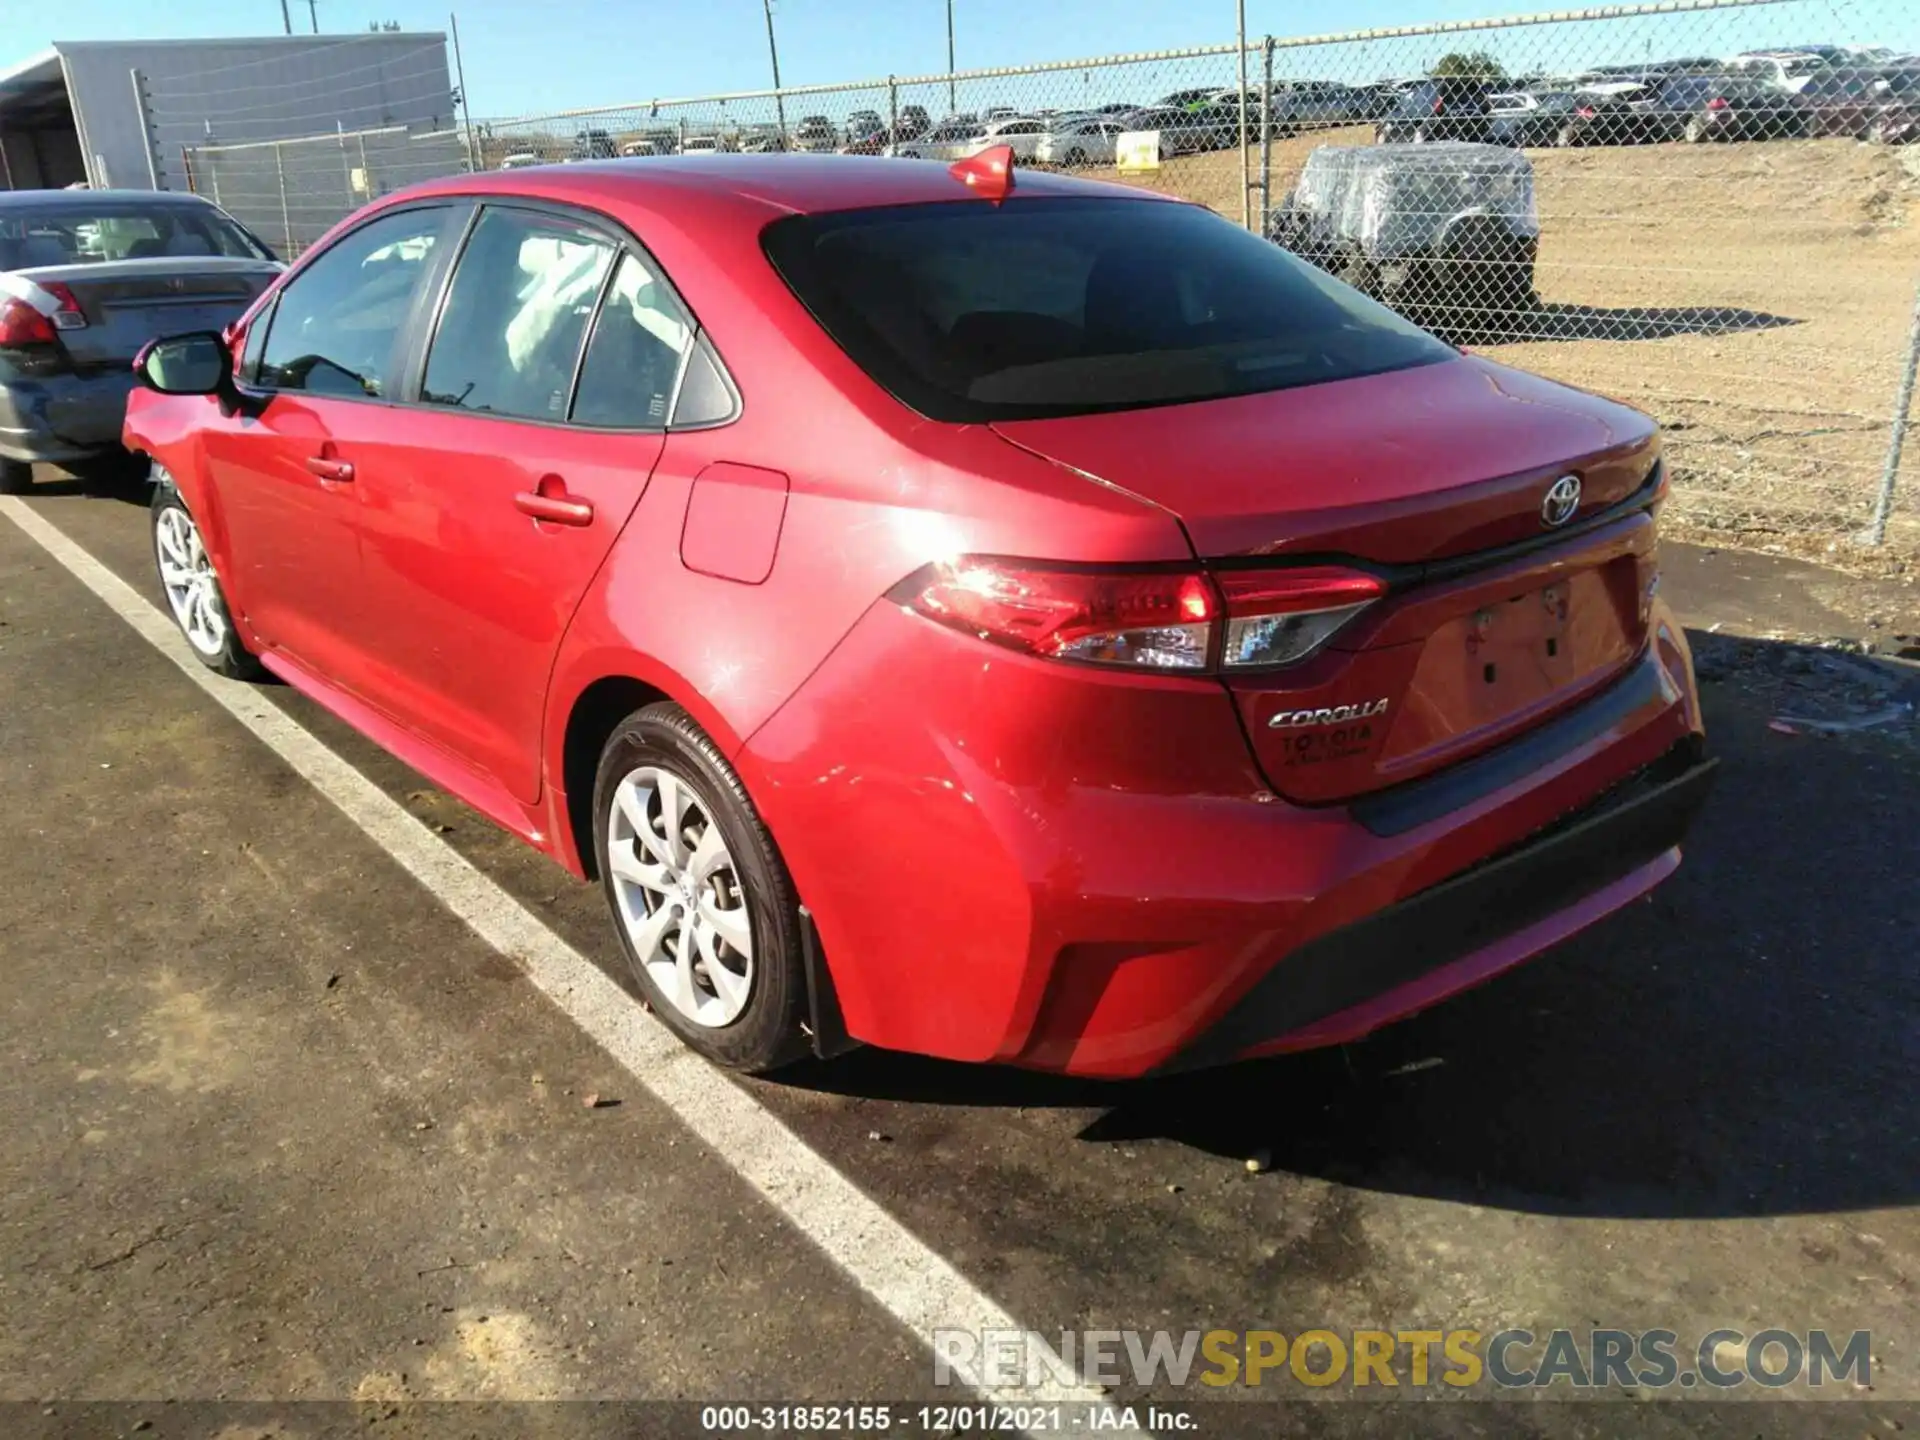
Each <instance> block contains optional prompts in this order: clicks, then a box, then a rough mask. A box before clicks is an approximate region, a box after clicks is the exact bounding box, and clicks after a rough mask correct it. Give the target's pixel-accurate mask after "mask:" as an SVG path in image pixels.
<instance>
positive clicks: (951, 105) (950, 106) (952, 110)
mask: <svg viewBox="0 0 1920 1440" xmlns="http://www.w3.org/2000/svg"><path fill="white" fill-rule="evenodd" d="M959 109H960V102H959V101H958V100H957V99H955V98H954V93H953V0H947V113H948V114H949V115H953V114H957V113H958V112H959Z"/></svg>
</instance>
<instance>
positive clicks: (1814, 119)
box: [1799, 65, 1893, 140]
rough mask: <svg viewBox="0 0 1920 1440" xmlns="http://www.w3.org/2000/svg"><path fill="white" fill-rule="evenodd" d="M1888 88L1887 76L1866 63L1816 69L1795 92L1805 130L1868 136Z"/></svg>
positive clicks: (1889, 96) (1886, 100)
mask: <svg viewBox="0 0 1920 1440" xmlns="http://www.w3.org/2000/svg"><path fill="white" fill-rule="evenodd" d="M1892 91H1893V82H1892V78H1891V76H1890V75H1889V74H1888V73H1887V72H1884V71H1881V70H1878V69H1874V68H1871V67H1868V66H1861V65H1834V66H1829V67H1828V68H1826V69H1824V70H1820V71H1817V72H1816V73H1815V74H1814V75H1813V76H1812V77H1811V78H1810V79H1809V80H1808V81H1807V84H1806V87H1805V88H1804V89H1802V90H1801V91H1800V95H1799V99H1800V103H1801V105H1802V106H1803V107H1804V108H1805V110H1806V116H1807V128H1808V132H1809V133H1810V134H1813V135H1845V136H1848V137H1850V138H1852V139H1855V140H1866V139H1869V138H1871V137H1872V133H1873V129H1874V122H1875V121H1876V120H1877V119H1879V118H1880V116H1881V115H1882V113H1883V112H1884V111H1885V110H1886V108H1887V105H1888V103H1889V101H1890V100H1892V98H1893V94H1892Z"/></svg>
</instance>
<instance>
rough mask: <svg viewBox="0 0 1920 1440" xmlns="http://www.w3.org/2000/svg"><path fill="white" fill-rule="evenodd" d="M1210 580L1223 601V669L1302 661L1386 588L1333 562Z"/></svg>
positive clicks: (1228, 573) (1227, 574)
mask: <svg viewBox="0 0 1920 1440" xmlns="http://www.w3.org/2000/svg"><path fill="white" fill-rule="evenodd" d="M1214 579H1215V580H1216V581H1217V582H1218V583H1219V586H1220V593H1221V595H1222V597H1224V599H1225V600H1226V606H1227V623H1226V643H1225V644H1224V646H1223V647H1222V649H1221V652H1220V664H1221V668H1223V669H1227V670H1246V669H1252V668H1255V667H1260V666H1268V665H1292V664H1295V663H1297V662H1298V661H1301V660H1304V659H1306V658H1307V657H1308V656H1309V655H1311V654H1313V652H1314V651H1316V650H1318V649H1319V648H1320V647H1321V646H1322V645H1324V644H1326V643H1327V641H1329V640H1331V639H1332V638H1333V636H1334V633H1335V632H1336V631H1338V630H1339V629H1340V628H1341V627H1342V626H1344V625H1345V624H1346V623H1347V622H1348V621H1349V620H1351V619H1353V617H1354V616H1356V615H1358V614H1359V613H1360V612H1361V611H1362V610H1364V609H1366V608H1367V607H1368V606H1369V605H1371V604H1372V603H1373V602H1374V601H1376V600H1378V599H1379V598H1380V597H1381V595H1382V594H1384V593H1385V592H1386V586H1385V585H1383V584H1382V583H1381V582H1380V580H1379V579H1378V578H1376V577H1375V576H1372V575H1368V574H1366V573H1364V572H1363V571H1359V570H1347V569H1343V568H1341V567H1339V566H1334V565H1310V566H1301V567H1300V568H1298V569H1291V570H1266V571H1260V570H1229V571H1226V572H1223V573H1221V574H1217V575H1215V576H1214Z"/></svg>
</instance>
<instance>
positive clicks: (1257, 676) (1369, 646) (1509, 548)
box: [995, 357, 1658, 803]
mask: <svg viewBox="0 0 1920 1440" xmlns="http://www.w3.org/2000/svg"><path fill="white" fill-rule="evenodd" d="M995 428H996V429H997V430H998V431H999V432H1000V433H1001V435H1002V436H1003V438H1005V439H1007V440H1009V441H1010V442H1012V443H1014V444H1016V445H1019V446H1021V447H1022V448H1024V449H1027V450H1030V451H1033V452H1035V453H1037V454H1039V455H1042V456H1045V457H1046V458H1048V459H1051V460H1053V461H1055V462H1056V463H1059V464H1062V465H1065V466H1067V467H1069V468H1071V469H1073V470H1076V471H1079V472H1081V473H1083V474H1085V475H1087V476H1088V477H1089V478H1092V479H1095V480H1098V481H1101V482H1103V483H1105V484H1108V485H1112V486H1115V487H1118V488H1120V489H1123V490H1126V491H1129V492H1131V493H1133V494H1135V495H1138V496H1140V497H1141V498H1143V499H1145V500H1147V501H1149V502H1151V503H1153V504H1156V505H1159V506H1161V507H1163V508H1165V509H1167V510H1169V511H1171V512H1172V513H1173V514H1174V515H1176V516H1177V517H1178V518H1179V519H1180V521H1181V523H1182V524H1183V525H1184V526H1185V527H1186V530H1187V533H1188V536H1189V537H1190V538H1191V540H1192V542H1193V546H1194V549H1195V551H1196V553H1197V554H1198V556H1199V557H1200V559H1201V560H1202V562H1203V563H1205V564H1207V565H1208V566H1209V568H1213V569H1216V570H1224V569H1242V568H1259V567H1265V566H1269V565H1272V566H1280V565H1284V564H1287V563H1289V562H1290V561H1292V560H1293V559H1295V557H1298V558H1300V559H1307V558H1311V559H1312V560H1313V561H1314V562H1315V563H1316V564H1320V563H1335V564H1339V563H1350V564H1354V565H1356V566H1357V567H1359V568H1362V569H1366V570H1369V571H1371V572H1372V573H1374V574H1376V575H1378V576H1380V577H1381V578H1382V579H1383V580H1385V581H1386V582H1387V586H1388V588H1387V593H1386V594H1385V596H1384V597H1383V598H1381V599H1380V600H1378V601H1376V602H1374V603H1373V604H1372V605H1371V606H1370V607H1369V608H1367V609H1366V610H1365V611H1363V612H1361V613H1360V614H1359V616H1358V617H1357V618H1355V619H1354V620H1353V621H1351V622H1349V623H1348V625H1347V626H1346V627H1345V628H1344V629H1342V630H1340V631H1339V632H1338V633H1336V634H1335V635H1334V636H1333V638H1332V639H1331V640H1330V641H1329V642H1328V644H1327V645H1326V646H1325V647H1324V648H1323V649H1321V650H1320V651H1318V652H1317V653H1315V654H1313V655H1311V656H1310V657H1309V658H1308V659H1307V660H1305V661H1304V662H1301V663H1300V664H1297V665H1292V666H1287V667H1285V668H1282V669H1276V670H1267V671H1247V672H1239V673H1236V672H1232V671H1229V672H1227V673H1226V675H1225V676H1224V680H1223V683H1224V684H1225V685H1226V687H1227V689H1228V691H1229V693H1230V694H1231V695H1232V697H1233V700H1234V703H1235V705H1236V706H1237V707H1238V709H1239V711H1240V715H1241V720H1242V724H1243V725H1244V727H1245V729H1246V733H1247V736H1248V740H1249V743H1250V744H1251V746H1252V748H1253V751H1254V754H1255V756H1256V757H1257V758H1258V760H1259V762H1260V764H1261V767H1262V769H1263V771H1264V772H1265V774H1266V776H1267V779H1268V781H1269V782H1270V783H1271V784H1272V785H1273V786H1274V788H1275V790H1276V791H1277V792H1278V793H1280V794H1281V795H1283V796H1286V797H1287V798H1289V799H1292V800H1296V801H1300V802H1303V803H1327V802H1335V801H1340V800H1345V799H1349V798H1352V797H1354V796H1357V795H1361V794H1365V793H1367V792H1369V791H1374V790H1379V789H1382V788H1384V787H1386V786H1390V785H1394V784H1398V783H1401V782H1403V781H1406V780H1412V779H1415V778H1418V777H1419V776H1422V775H1426V774H1430V773H1432V772H1434V771H1436V770H1439V769H1441V768H1443V767H1445V766H1447V765H1450V764H1453V763H1455V762H1457V761H1460V760H1464V759H1467V758H1469V757H1471V756H1472V755H1475V754H1478V753H1480V752H1482V751H1484V750H1486V749H1488V748H1490V747H1492V746H1494V745H1496V744H1498V743H1500V742H1501V741H1503V740H1505V739H1507V738H1510V737H1511V736H1513V735H1515V734H1517V733H1518V732H1520V731H1522V730H1524V729H1526V728H1528V727H1530V726H1532V725H1536V724H1539V723H1541V722H1542V721H1544V720H1545V719H1547V718H1548V717H1550V716H1552V715H1554V714H1557V713H1559V712H1560V711H1562V710H1564V709H1566V708H1567V707H1568V706H1570V705H1573V704H1577V703H1579V702H1580V701H1581V700H1582V699H1584V698H1586V697H1588V696H1590V695H1592V694H1593V693H1595V692H1596V691H1597V690H1599V689H1601V688H1604V686H1605V685H1606V683H1607V682H1608V681H1609V680H1610V679H1611V678H1612V677H1614V676H1615V675H1617V674H1619V673H1620V671H1621V670H1623V669H1624V668H1625V667H1626V666H1627V665H1628V664H1629V663H1630V662H1631V661H1632V659H1633V657H1634V656H1635V655H1636V654H1637V653H1638V652H1639V651H1640V649H1641V647H1642V645H1643V644H1644V641H1645V637H1646V623H1647V611H1648V606H1649V604H1650V598H1651V587H1652V583H1653V578H1654V574H1655V558H1654V537H1653V522H1652V517H1651V515H1650V513H1648V511H1647V510H1645V509H1639V510H1634V509H1632V508H1631V506H1625V505H1623V502H1629V501H1631V500H1632V498H1633V497H1634V496H1635V495H1636V494H1638V493H1640V492H1642V491H1643V490H1644V489H1645V488H1646V487H1647V486H1648V484H1649V483H1650V480H1649V477H1650V473H1651V470H1652V467H1653V465H1654V464H1655V462H1656V461H1657V459H1658V441H1657V437H1656V432H1655V429H1654V426H1653V424H1652V422H1651V421H1649V420H1648V419H1647V418H1646V417H1645V416H1642V415H1640V414H1639V413H1638V412H1636V411H1633V410H1630V409H1628V408H1627V407H1625V406H1621V405H1616V404H1614V403H1613V402H1611V401H1607V400H1603V399H1600V398H1599V397H1596V396H1591V395H1587V394H1584V393H1582V392H1580V391H1575V390H1570V389H1567V388H1566V387H1564V386H1560V385H1556V384H1553V383H1552V382H1550V381H1545V380H1541V379H1538V378H1537V377H1534V376H1530V375H1526V374H1523V373H1520V372H1517V371H1513V370H1508V369H1506V368H1504V367H1502V366H1497V365H1493V364H1491V363H1490V362H1487V361H1483V360H1480V359H1477V358H1473V357H1463V358H1461V359H1459V360H1450V361H1446V362H1443V363H1440V364H1436V365H1428V366H1422V367H1418V368H1415V369H1411V370H1401V371H1395V372H1392V373H1389V374H1384V375H1374V376H1367V377H1363V378H1360V379H1355V380H1347V381H1339V382H1335V383H1332V384H1326V385H1318V386H1311V387H1302V388H1299V389H1294V390H1283V391H1277V392H1272V393H1269V394H1265V395H1252V396H1242V397H1236V398H1233V399H1228V400H1219V401H1210V402H1206V403H1204V404H1198V405H1185V406H1168V407H1161V408H1158V409H1151V410H1136V411H1126V412H1118V413H1112V414H1105V415H1088V416H1076V417H1072V418H1067V419H1053V420H1035V421H1018V422H1007V423H999V424H997V425H996V426H995ZM1568 475H1572V476H1575V477H1577V478H1578V480H1579V482H1580V495H1579V499H1578V501H1577V503H1576V505H1575V508H1574V510H1573V511H1572V513H1571V514H1568V515H1566V516H1565V517H1564V518H1561V517H1560V516H1559V515H1558V513H1557V511H1556V513H1555V519H1556V520H1557V523H1555V524H1552V525H1549V524H1548V523H1547V519H1546V500H1547V491H1548V490H1549V488H1551V487H1552V486H1553V485H1554V483H1555V482H1556V481H1557V480H1560V479H1561V478H1562V477H1564V476H1568ZM1614 507H1622V508H1623V510H1625V511H1626V513H1622V514H1621V515H1619V516H1618V517H1617V518H1615V519H1613V520H1611V521H1607V522H1604V523H1601V522H1600V521H1599V517H1600V515H1601V512H1604V511H1607V510H1609V509H1612V508H1614ZM1560 530H1566V531H1570V532H1571V533H1569V534H1568V535H1567V536H1566V538H1564V539H1562V540H1559V541H1555V540H1554V539H1553V536H1554V533H1555V532H1556V531H1560Z"/></svg>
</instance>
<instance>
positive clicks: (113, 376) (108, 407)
mask: <svg viewBox="0 0 1920 1440" xmlns="http://www.w3.org/2000/svg"><path fill="white" fill-rule="evenodd" d="M135 383H136V382H135V380H134V377H133V372H132V370H131V368H127V369H125V371H124V373H122V372H121V371H119V370H107V371H100V372H96V373H93V374H84V375H45V376H34V377H30V378H29V377H15V378H14V379H11V380H5V381H0V460H21V461H26V462H28V463H33V462H36V461H37V462H44V463H49V464H64V463H66V462H69V461H74V460H85V459H89V458H91V457H92V456H95V455H100V454H103V453H105V452H107V451H110V450H112V449H114V448H115V447H116V446H118V445H119V443H120V429H121V426H122V425H123V424H124V423H125V422H126V418H127V395H128V394H129V393H130V392H131V391H132V389H133V387H134V384H135Z"/></svg>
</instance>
